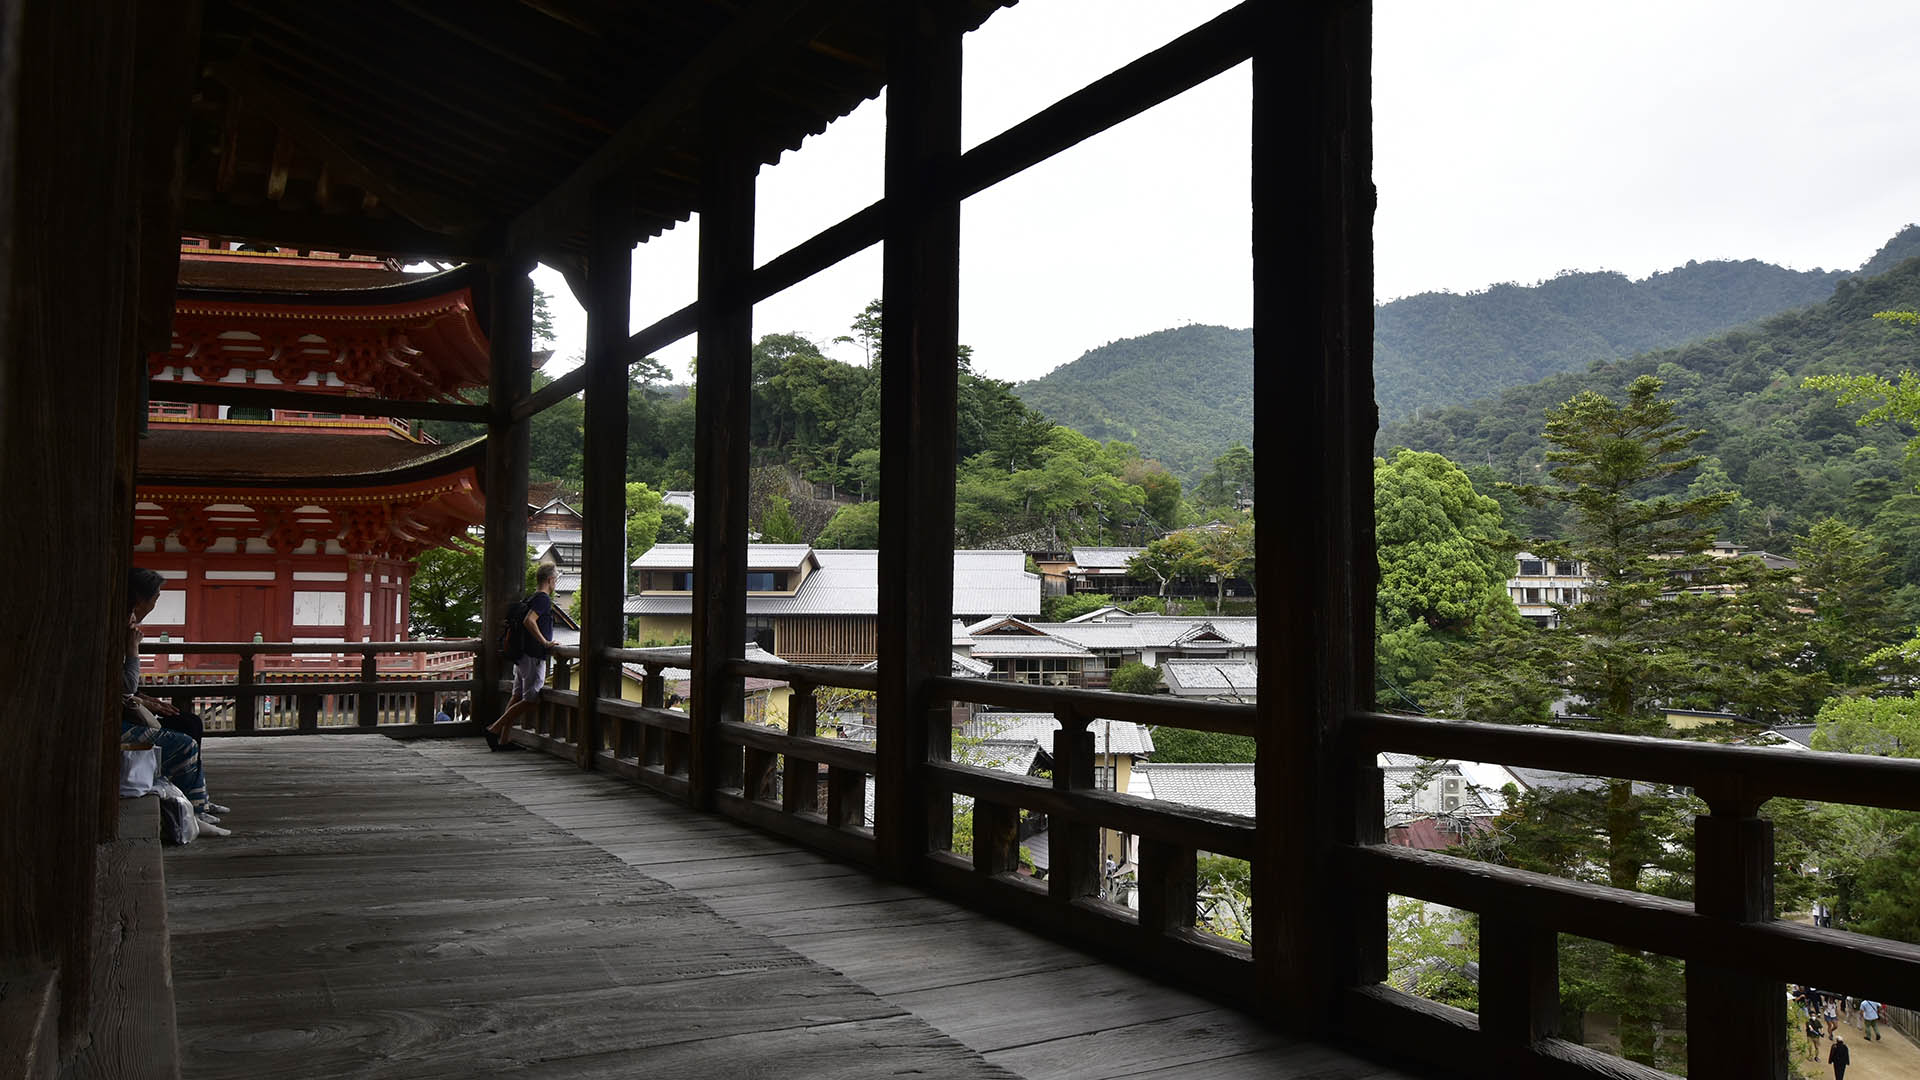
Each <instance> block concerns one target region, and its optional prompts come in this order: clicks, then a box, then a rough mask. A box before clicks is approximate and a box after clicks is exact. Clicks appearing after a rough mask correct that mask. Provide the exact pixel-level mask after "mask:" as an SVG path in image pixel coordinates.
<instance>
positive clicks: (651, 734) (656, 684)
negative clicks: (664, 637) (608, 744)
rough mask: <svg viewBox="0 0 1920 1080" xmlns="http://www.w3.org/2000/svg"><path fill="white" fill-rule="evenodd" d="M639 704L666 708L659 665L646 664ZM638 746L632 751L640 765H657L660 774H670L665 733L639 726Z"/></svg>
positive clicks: (645, 725) (665, 692) (655, 728)
mask: <svg viewBox="0 0 1920 1080" xmlns="http://www.w3.org/2000/svg"><path fill="white" fill-rule="evenodd" d="M640 704H642V705H645V706H646V707H647V708H649V709H664V708H666V707H667V681H666V680H665V679H664V678H661V676H660V665H658V664H648V665H647V666H646V674H645V675H644V676H642V677H641V679H640ZM635 738H637V739H639V741H640V745H639V746H638V747H637V748H636V749H635V750H634V756H635V757H637V758H638V759H639V761H640V764H642V765H658V766H660V769H661V771H662V772H672V771H673V770H672V769H669V768H667V755H666V744H667V739H668V738H669V736H668V734H667V733H666V732H665V731H662V730H660V729H659V728H657V727H654V726H652V725H650V724H641V725H640V727H639V731H637V732H636V733H635Z"/></svg>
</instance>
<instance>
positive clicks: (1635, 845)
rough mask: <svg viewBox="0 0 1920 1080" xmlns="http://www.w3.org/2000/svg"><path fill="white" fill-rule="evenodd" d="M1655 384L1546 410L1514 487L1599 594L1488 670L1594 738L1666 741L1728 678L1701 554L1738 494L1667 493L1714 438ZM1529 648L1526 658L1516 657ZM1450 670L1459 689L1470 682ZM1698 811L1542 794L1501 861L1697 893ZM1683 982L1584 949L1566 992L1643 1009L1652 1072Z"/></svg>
mask: <svg viewBox="0 0 1920 1080" xmlns="http://www.w3.org/2000/svg"><path fill="white" fill-rule="evenodd" d="M1661 388H1662V384H1661V381H1660V380H1659V379H1657V378H1654V377H1652V376H1643V377H1641V378H1638V379H1636V380H1634V381H1633V383H1632V384H1631V385H1630V386H1629V387H1628V392H1627V396H1626V400H1625V401H1623V402H1616V401H1614V400H1612V399H1609V398H1607V397H1605V396H1603V395H1601V394H1598V393H1595V392H1592V391H1585V392H1582V393H1580V394H1577V395H1575V396H1574V397H1573V398H1571V399H1569V400H1568V401H1566V402H1565V403H1564V404H1562V405H1560V406H1558V407H1557V408H1554V409H1552V410H1550V411H1549V412H1548V414H1547V419H1546V425H1545V428H1544V431H1543V433H1542V434H1543V437H1544V438H1545V440H1546V441H1547V443H1548V444H1549V446H1550V449H1549V450H1548V451H1547V454H1546V463H1547V465H1548V467H1549V468H1548V472H1549V476H1550V477H1551V481H1552V482H1551V483H1549V484H1526V485H1516V486H1515V487H1514V488H1513V491H1514V493H1515V494H1516V495H1517V496H1519V498H1520V499H1521V500H1522V501H1523V502H1524V503H1526V504H1528V505H1533V506H1540V505H1550V506H1553V507H1555V508H1557V509H1559V510H1560V511H1561V515H1562V522H1563V527H1564V528H1565V529H1566V535H1567V537H1568V539H1566V540H1564V541H1559V542H1554V543H1548V544H1540V545H1533V549H1534V550H1535V551H1536V552H1538V553H1539V554H1540V555H1542V556H1543V557H1545V558H1548V559H1553V560H1555V561H1563V562H1579V563H1580V564H1582V565H1583V566H1584V568H1585V571H1586V576H1587V577H1588V578H1590V579H1591V582H1592V584H1591V585H1590V586H1588V587H1587V589H1586V593H1587V595H1586V597H1585V598H1584V600H1583V601H1582V602H1581V603H1578V604H1574V605H1572V606H1570V607H1568V608H1567V609H1566V610H1565V611H1564V612H1563V613H1562V615H1561V626H1560V629H1559V630H1557V631H1554V632H1550V633H1544V634H1531V635H1519V634H1514V635H1496V637H1495V638H1494V639H1492V640H1491V641H1490V642H1489V643H1488V645H1487V646H1486V647H1483V649H1482V650H1481V660H1482V662H1483V663H1489V662H1491V663H1500V662H1502V661H1501V660H1500V657H1501V656H1502V654H1503V653H1504V654H1505V656H1504V664H1505V666H1506V667H1507V668H1508V669H1509V670H1510V671H1511V670H1520V671H1526V672H1529V673H1533V674H1536V675H1543V674H1544V673H1552V675H1551V677H1548V678H1545V679H1544V680H1543V681H1547V682H1549V683H1551V684H1553V685H1555V687H1556V689H1558V690H1560V691H1562V692H1564V693H1565V694H1566V695H1567V696H1568V697H1569V698H1570V699H1571V700H1572V703H1573V706H1574V711H1575V713H1576V714H1577V715H1578V717H1579V718H1578V719H1577V720H1573V721H1571V722H1573V723H1577V724H1579V725H1580V726H1583V727H1586V728H1588V729H1590V730H1595V731H1603V732H1609V733H1615V734H1633V735H1665V734H1668V733H1669V732H1668V727H1667V722H1666V713H1665V706H1666V705H1667V704H1668V703H1669V702H1672V701H1673V700H1675V699H1676V698H1680V697H1683V696H1685V695H1688V694H1693V693H1696V692H1703V691H1711V690H1712V689H1713V688H1711V687H1705V686H1703V685H1702V683H1703V681H1704V680H1706V679H1708V678H1711V677H1713V676H1715V675H1716V674H1719V672H1718V671H1717V670H1716V669H1715V668H1714V667H1713V666H1712V665H1703V664H1702V663H1701V662H1700V658H1701V657H1702V656H1703V655H1705V654H1706V652H1707V650H1706V649H1705V648H1704V647H1703V645H1704V642H1705V641H1706V640H1707V633H1708V629H1709V628H1710V627H1713V626H1716V625H1717V619H1718V617H1719V616H1720V615H1721V614H1722V608H1721V607H1720V603H1719V599H1720V598H1718V597H1716V596H1715V595H1714V594H1713V593H1712V592H1711V590H1710V588H1709V587H1710V586H1712V585H1714V584H1716V583H1717V582H1718V580H1719V574H1720V573H1721V572H1722V571H1723V570H1724V567H1722V566H1716V565H1713V563H1712V560H1710V559H1709V558H1708V557H1707V556H1706V554H1705V551H1706V548H1707V546H1708V544H1709V543H1710V541H1711V539H1712V531H1711V524H1710V522H1711V520H1712V518H1713V517H1714V516H1715V515H1717V514H1719V513H1720V512H1721V511H1723V510H1725V509H1726V507H1727V506H1728V505H1729V504H1730V503H1731V501H1732V498H1733V496H1732V494H1731V493H1729V492H1718V493H1713V494H1707V495H1702V496H1697V497H1675V496H1674V495H1672V494H1667V493H1665V492H1670V491H1671V490H1673V488H1674V487H1675V485H1677V484H1678V483H1679V482H1680V481H1681V479H1682V478H1683V476H1684V474H1686V473H1687V472H1688V471H1689V470H1691V469H1693V468H1695V467H1696V466H1698V465H1699V463H1700V461H1701V460H1702V457H1701V455H1699V454H1696V453H1693V452H1692V451H1691V448H1692V446H1693V444H1694V442H1695V441H1696V440H1697V439H1699V438H1700V437H1701V435H1702V434H1704V433H1703V432H1701V431H1699V430H1695V429H1692V428H1689V427H1687V426H1686V425H1684V424H1682V423H1681V422H1680V421H1679V419H1678V417H1677V416H1676V414H1675V410H1674V406H1673V403H1672V402H1671V401H1669V400H1667V399H1664V398H1662V396H1661ZM1676 586H1681V587H1676ZM1528 646H1531V647H1532V650H1533V651H1532V652H1531V653H1528V652H1524V651H1522V650H1524V649H1526V648H1527V647H1528ZM1482 673H1484V668H1483V669H1482ZM1454 675H1455V676H1456V677H1462V681H1464V679H1465V678H1471V677H1472V672H1471V671H1468V670H1465V669H1461V670H1456V672H1455V673H1454ZM1480 703H1481V705H1482V706H1485V707H1487V711H1486V713H1485V714H1483V715H1476V716H1474V717H1473V718H1475V719H1486V720H1494V721H1499V722H1514V721H1530V720H1533V719H1536V718H1537V714H1535V713H1532V712H1521V711H1517V710H1514V709H1513V707H1512V706H1504V707H1502V706H1501V705H1499V704H1498V698H1497V697H1496V696H1494V695H1486V696H1484V697H1482V698H1481V699H1480ZM1690 809H1691V808H1690V807H1688V806H1687V805H1686V804H1685V803H1684V801H1682V800H1679V799H1677V798H1675V797H1673V796H1672V794H1671V793H1669V792H1666V791H1664V790H1661V789H1659V788H1655V787H1649V786H1645V785H1642V786H1640V787H1636V785H1635V784H1633V783H1632V782H1631V781H1628V780H1622V779H1613V778H1608V779H1603V780H1600V781H1597V782H1595V783H1594V784H1592V785H1590V786H1585V787H1579V788H1572V789H1565V790H1550V789H1548V790H1540V791H1536V792H1534V793H1532V794H1530V795H1529V796H1528V797H1527V798H1525V799H1522V800H1520V802H1519V804H1518V805H1517V806H1516V807H1514V808H1512V809H1510V810H1509V815H1508V820H1507V822H1506V824H1507V825H1508V826H1509V831H1508V832H1507V833H1505V834H1503V835H1508V836H1512V837H1514V839H1515V840H1516V842H1513V843H1508V844H1505V845H1503V847H1502V848H1501V850H1499V851H1498V852H1497V853H1495V854H1496V855H1497V857H1499V858H1501V859H1502V860H1503V861H1507V862H1511V863H1514V864H1516V865H1521V866H1525V867H1528V868H1534V869H1541V870H1544V871H1545V872H1549V873H1558V874H1562V875H1565V876H1570V877H1576V878H1592V877H1597V878H1598V879H1599V880H1601V881H1602V882H1604V883H1605V884H1607V885H1610V886H1612V887H1614V888H1618V889H1628V890H1638V889H1641V888H1643V887H1645V886H1648V885H1651V886H1653V887H1654V888H1655V890H1656V891H1661V892H1667V893H1677V894H1682V895H1685V894H1690V892H1691V880H1690V878H1691V874H1690V867H1688V866H1686V865H1685V864H1684V861H1683V860H1684V853H1685V852H1686V850H1687V849H1688V846H1689V840H1690V825H1691V813H1690ZM1650 872H1651V875H1650ZM1563 953H1568V950H1563ZM1678 971H1679V966H1678V964H1677V963H1675V962H1673V961H1672V960H1670V959H1668V958H1664V957H1659V956H1655V955H1651V954H1641V953H1639V952H1637V951H1635V950H1629V949H1615V950H1613V951H1612V952H1611V953H1602V954H1596V956H1595V957H1589V958H1584V959H1583V957H1582V954H1580V953H1579V951H1578V950H1574V951H1572V952H1571V953H1569V955H1568V956H1567V966H1566V969H1565V972H1564V973H1563V983H1562V990H1563V994H1566V993H1568V992H1569V987H1570V986H1578V985H1589V984H1590V985H1591V986H1592V987H1597V988H1598V989H1595V990H1593V991H1592V994H1591V996H1593V997H1595V998H1596V999H1603V1000H1606V1001H1609V1002H1622V1003H1623V1002H1630V1001H1631V1002H1634V1003H1635V1005H1634V1008H1633V1009H1632V1010H1631V1011H1629V1012H1626V1013H1623V1016H1622V1022H1621V1038H1622V1049H1623V1053H1624V1055H1625V1056H1626V1057H1628V1058H1629V1059H1631V1060H1635V1061H1639V1062H1642V1063H1644V1064H1657V1063H1658V1061H1659V1059H1660V1056H1661V1055H1660V1052H1659V1050H1658V1047H1659V1045H1660V1040H1659V1038H1658V1037H1657V1024H1658V1021H1659V1016H1660V1014H1661V1012H1663V1011H1664V1010H1665V1009H1666V1008H1667V1007H1669V1006H1671V1005H1674V1004H1677V1002H1678V1000H1679V992H1678V989H1677V987H1678V986H1679V975H1678ZM1636 995H1638V996H1636ZM1574 996H1578V994H1575V995H1574Z"/></svg>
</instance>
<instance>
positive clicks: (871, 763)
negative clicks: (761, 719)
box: [720, 720, 879, 776]
mask: <svg viewBox="0 0 1920 1080" xmlns="http://www.w3.org/2000/svg"><path fill="white" fill-rule="evenodd" d="M720 733H721V734H722V735H724V736H726V737H727V739H728V740H729V741H730V742H736V743H739V744H740V745H742V746H751V747H754V748H755V749H759V750H766V751H769V752H771V753H775V754H786V755H788V756H789V757H797V758H800V759H802V760H805V761H812V762H817V763H819V764H822V765H832V766H836V767H838V768H842V769H854V770H856V771H859V772H863V773H866V774H867V775H869V776H871V775H873V771H874V769H875V768H876V766H877V762H878V760H879V759H878V757H877V756H876V755H875V754H874V752H873V748H872V747H870V746H863V745H861V744H859V743H853V742H848V741H847V740H845V739H822V738H819V737H809V736H805V735H788V734H786V733H785V732H783V731H781V730H779V729H778V728H770V727H762V726H761V725H759V724H743V723H741V722H739V721H738V720H723V721H721V723H720Z"/></svg>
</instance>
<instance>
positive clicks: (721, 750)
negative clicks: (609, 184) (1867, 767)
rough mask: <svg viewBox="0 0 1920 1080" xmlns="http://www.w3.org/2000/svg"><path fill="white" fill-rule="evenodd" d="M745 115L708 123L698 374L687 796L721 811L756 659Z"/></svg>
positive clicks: (750, 178) (735, 777)
mask: <svg viewBox="0 0 1920 1080" xmlns="http://www.w3.org/2000/svg"><path fill="white" fill-rule="evenodd" d="M737 122H738V114H737V113H736V112H735V110H733V109H732V108H729V107H728V106H727V104H726V103H724V102H720V103H715V104H714V105H713V106H712V107H711V108H710V109H709V112H708V114H707V117H706V119H705V121H704V123H703V124H702V128H703V131H704V133H705V135H706V141H705V144H704V156H705V163H706V175H705V176H704V177H703V178H702V181H701V193H700V331H699V335H700V336H699V355H700V368H699V371H698V373H697V374H696V376H695V379H694V388H695V392H696V400H695V403H694V407H695V416H694V427H695V430H696V431H697V432H698V434H699V440H700V441H699V444H698V445H697V446H696V447H695V448H694V458H693V475H694V495H693V497H694V520H695V521H696V522H697V523H698V524H697V525H696V526H695V528H694V530H693V684H692V696H693V702H692V712H693V729H692V738H691V746H690V747H689V749H690V751H691V753H690V761H689V762H688V770H687V772H688V798H689V801H691V802H692V803H693V805H694V806H696V807H699V808H701V809H711V808H712V806H713V793H714V792H715V791H717V790H719V789H721V788H730V787H738V786H739V784H740V768H741V762H740V751H739V749H738V748H737V747H736V748H734V749H733V750H732V751H731V752H729V751H728V750H727V748H726V744H725V743H724V742H723V741H722V740H721V738H720V729H719V724H720V722H721V721H722V720H738V719H741V718H742V717H743V715H744V713H745V708H746V703H745V701H744V684H743V682H742V680H741V678H740V676H738V675H729V674H727V672H726V671H725V665H726V664H727V662H728V661H729V660H736V659H739V658H741V657H743V656H745V654H746V646H745V642H746V637H747V615H746V611H747V546H746V545H747V463H748V460H747V432H748V423H749V415H750V403H751V389H750V385H751V381H752V376H753V303H752V301H750V300H749V299H748V298H747V291H746V284H747V275H748V274H749V273H750V272H751V271H752V270H753V212H754V177H755V174H756V173H758V172H759V164H758V163H757V162H755V161H754V160H753V158H752V157H750V156H749V155H748V154H747V153H746V151H745V150H744V149H743V148H742V147H741V146H740V144H739V143H738V142H737V141H736V139H734V138H732V137H730V136H731V134H732V129H733V125H734V124H735V123H737Z"/></svg>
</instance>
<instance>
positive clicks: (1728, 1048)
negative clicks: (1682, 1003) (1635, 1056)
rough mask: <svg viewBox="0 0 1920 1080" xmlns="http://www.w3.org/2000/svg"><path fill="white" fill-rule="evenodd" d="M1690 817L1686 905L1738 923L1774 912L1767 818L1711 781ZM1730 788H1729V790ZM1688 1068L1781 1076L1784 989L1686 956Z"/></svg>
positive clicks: (1714, 1075) (1780, 1079)
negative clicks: (1700, 809) (1690, 881)
mask: <svg viewBox="0 0 1920 1080" xmlns="http://www.w3.org/2000/svg"><path fill="white" fill-rule="evenodd" d="M1700 794H1701V795H1702V797H1704V798H1705V799H1706V800H1707V805H1708V806H1709V807H1710V808H1711V809H1712V811H1713V812H1712V813H1710V814H1702V815H1700V816H1698V817H1696V818H1694V819H1693V820H1694V824H1693V860H1694V862H1693V872H1694V885H1693V906H1694V910H1695V911H1698V912H1699V913H1700V914H1702V915H1712V916H1716V917H1718V918H1723V919H1731V920H1733V921H1736V922H1743V923H1760V922H1767V921H1769V920H1771V919H1772V918H1773V822H1771V821H1768V820H1766V819H1764V818H1762V817H1760V816H1759V812H1758V811H1759V807H1758V803H1757V802H1756V801H1754V800H1751V799H1744V798H1741V797H1739V796H1738V795H1737V794H1732V797H1723V796H1721V795H1720V794H1718V793H1716V792H1715V791H1713V790H1711V789H1710V788H1702V789H1701V790H1700ZM1730 794H1731V793H1730ZM1687 1075H1688V1076H1690V1077H1704V1078H1706V1080H1718V1078H1720V1077H1726V1078H1729V1080H1732V1078H1736V1077H1756V1078H1762V1080H1786V1077H1787V1076H1788V1072H1787V991H1786V987H1785V985H1783V984H1782V983H1780V982H1779V981H1778V980H1775V979H1763V978H1756V977H1754V976H1752V975H1749V974H1747V973H1745V972H1739V971H1730V970H1728V969H1726V968H1718V967H1714V966H1712V965H1710V964H1708V963H1706V962H1705V961H1689V962H1688V964H1687Z"/></svg>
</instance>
